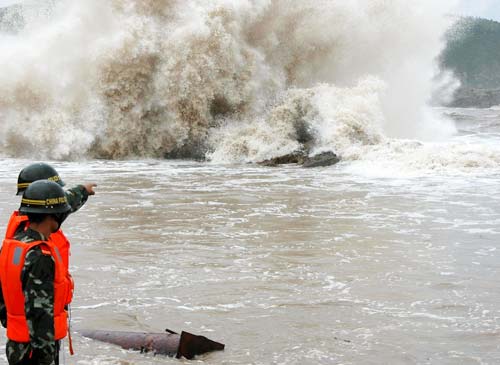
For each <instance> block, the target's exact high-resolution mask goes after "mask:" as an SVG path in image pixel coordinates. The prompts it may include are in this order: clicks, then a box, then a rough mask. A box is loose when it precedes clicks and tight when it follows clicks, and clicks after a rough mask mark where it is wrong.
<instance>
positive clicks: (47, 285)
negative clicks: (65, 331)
mask: <svg viewBox="0 0 500 365" xmlns="http://www.w3.org/2000/svg"><path fill="white" fill-rule="evenodd" d="M14 239H16V240H17V241H21V242H26V243H30V242H33V241H40V240H41V241H44V240H46V238H45V237H43V236H42V235H41V234H40V233H38V232H36V231H34V230H32V229H30V228H28V229H27V230H26V231H22V232H19V233H18V234H17V235H16V236H15V238H14ZM54 273H55V265H54V259H53V258H52V256H51V255H46V254H43V253H42V250H41V249H40V247H39V246H36V247H34V248H33V249H31V250H29V251H28V253H27V254H26V260H25V262H24V267H23V270H22V273H21V282H22V288H23V294H24V298H25V301H24V310H25V312H26V321H27V322H28V329H29V333H30V342H28V343H21V342H15V341H11V340H8V341H7V346H6V352H7V359H8V361H9V364H10V365H14V364H16V365H17V364H41V365H51V364H54V363H55V356H56V342H55V341H54Z"/></svg>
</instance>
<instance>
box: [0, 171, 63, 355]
mask: <svg viewBox="0 0 500 365" xmlns="http://www.w3.org/2000/svg"><path fill="white" fill-rule="evenodd" d="M70 211H71V208H70V207H69V205H68V204H67V202H66V197H65V195H64V191H63V190H62V188H61V187H59V186H58V185H57V184H55V183H54V182H50V181H43V180H42V181H37V182H34V183H33V184H31V185H30V186H29V187H28V189H27V190H26V191H25V193H24V195H23V199H22V200H21V207H20V212H21V213H24V214H26V215H27V217H28V219H29V226H28V227H27V228H26V229H24V230H22V231H19V232H17V233H16V234H15V236H14V237H13V238H12V239H10V238H9V239H5V240H4V242H3V246H2V251H1V252H0V281H1V288H2V290H1V293H2V294H3V296H2V299H3V301H4V303H5V307H6V311H7V317H6V323H4V324H6V326H7V337H8V342H7V347H6V350H7V358H8V361H9V364H11V365H21V364H53V363H54V360H55V359H56V357H57V355H58V351H57V341H58V340H60V339H62V338H64V337H65V336H66V334H67V326H68V325H67V313H66V310H65V305H66V301H67V298H66V297H67V295H68V291H69V290H70V288H69V283H68V282H67V281H66V280H65V274H66V268H65V267H64V263H63V261H62V258H61V255H60V253H59V250H58V248H57V246H56V245H55V244H54V243H53V242H51V241H50V240H48V237H49V236H50V235H51V234H52V233H54V232H56V231H57V230H59V228H60V226H61V224H62V222H64V220H65V219H66V217H67V216H68V214H69V213H70Z"/></svg>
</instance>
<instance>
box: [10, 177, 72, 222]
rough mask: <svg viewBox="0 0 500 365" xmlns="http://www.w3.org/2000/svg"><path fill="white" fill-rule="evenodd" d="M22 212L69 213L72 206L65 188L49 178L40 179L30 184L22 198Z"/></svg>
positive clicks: (20, 209)
mask: <svg viewBox="0 0 500 365" xmlns="http://www.w3.org/2000/svg"><path fill="white" fill-rule="evenodd" d="M19 211H20V212H21V213H36V214H59V213H69V212H70V211H71V207H70V206H69V204H68V200H67V199H66V194H65V193H64V190H63V188H61V187H60V186H59V185H58V184H57V183H55V182H53V181H48V180H38V181H35V182H34V183H32V184H30V186H28V188H27V189H26V190H25V191H24V194H23V198H22V199H21V207H20V208H19Z"/></svg>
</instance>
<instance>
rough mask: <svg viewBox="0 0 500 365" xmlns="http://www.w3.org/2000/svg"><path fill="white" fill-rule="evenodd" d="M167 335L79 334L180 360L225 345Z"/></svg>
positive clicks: (96, 332) (184, 335)
mask: <svg viewBox="0 0 500 365" xmlns="http://www.w3.org/2000/svg"><path fill="white" fill-rule="evenodd" d="M166 332H167V333H146V332H127V331H101V330H81V331H79V333H80V334H81V335H82V336H84V337H88V338H92V339H94V340H98V341H102V342H107V343H112V344H115V345H118V346H121V347H122V348H124V349H126V350H136V351H141V352H153V353H154V354H155V355H156V354H158V355H167V356H171V357H174V356H175V357H176V358H178V359H180V358H181V357H185V358H186V359H189V360H191V359H193V358H194V357H195V356H196V355H201V354H205V353H207V352H212V351H221V350H224V347H225V345H224V344H222V343H219V342H215V341H212V340H209V339H208V338H206V337H204V336H197V335H193V334H191V333H189V332H184V331H182V333H181V334H180V335H179V334H178V333H176V332H173V331H170V330H168V329H167V330H166Z"/></svg>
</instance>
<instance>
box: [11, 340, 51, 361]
mask: <svg viewBox="0 0 500 365" xmlns="http://www.w3.org/2000/svg"><path fill="white" fill-rule="evenodd" d="M58 345H59V344H58V343H56V342H54V344H53V346H47V348H46V349H47V350H48V351H36V350H35V351H33V348H32V347H31V345H30V344H29V343H23V342H15V341H11V340H8V341H7V346H5V351H6V353H7V360H8V361H9V365H56V364H57V363H59V361H58V357H59V356H58V355H59V346H58Z"/></svg>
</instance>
